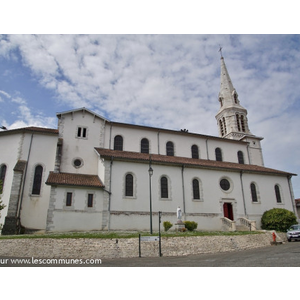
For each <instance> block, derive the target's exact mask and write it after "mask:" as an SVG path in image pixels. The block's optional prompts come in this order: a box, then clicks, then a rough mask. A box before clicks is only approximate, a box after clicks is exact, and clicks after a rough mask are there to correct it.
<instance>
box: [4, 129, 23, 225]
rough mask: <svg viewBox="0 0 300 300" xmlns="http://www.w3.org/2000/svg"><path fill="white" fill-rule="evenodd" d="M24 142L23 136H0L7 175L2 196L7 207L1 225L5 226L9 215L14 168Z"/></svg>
mask: <svg viewBox="0 0 300 300" xmlns="http://www.w3.org/2000/svg"><path fill="white" fill-rule="evenodd" d="M21 140H22V135H21V134H12V135H1V136H0V153H1V155H0V165H2V164H5V165H6V167H7V169H6V175H5V183H4V186H3V193H2V194H1V200H2V202H3V204H4V205H6V207H5V208H4V209H3V210H1V212H0V214H1V217H0V224H4V220H5V217H6V215H7V209H8V203H9V198H10V192H11V187H12V180H13V175H14V171H13V169H14V167H15V165H16V163H17V160H18V158H19V156H20V143H21Z"/></svg>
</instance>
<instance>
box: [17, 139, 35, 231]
mask: <svg viewBox="0 0 300 300" xmlns="http://www.w3.org/2000/svg"><path fill="white" fill-rule="evenodd" d="M32 140H33V133H32V134H31V138H30V144H29V149H28V155H27V162H26V165H25V170H24V177H23V180H22V190H21V195H20V202H19V206H18V213H17V219H18V220H19V228H18V231H19V232H18V233H20V230H21V226H22V225H21V208H22V202H23V196H24V189H25V182H26V176H27V168H28V163H29V157H30V153H31V146H32Z"/></svg>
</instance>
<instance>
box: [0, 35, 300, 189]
mask: <svg viewBox="0 0 300 300" xmlns="http://www.w3.org/2000/svg"><path fill="white" fill-rule="evenodd" d="M220 44H221V45H222V46H223V56H224V57H225V62H226V65H227V67H228V71H229V73H230V76H231V79H232V82H233V85H234V86H235V88H236V89H237V92H238V94H239V99H240V101H241V104H242V105H243V106H244V107H245V108H246V109H247V110H248V119H249V126H250V129H251V131H252V132H253V134H256V135H258V136H263V137H265V140H264V141H263V147H264V148H263V149H264V156H265V157H267V158H268V159H265V161H266V162H267V163H268V166H270V167H275V168H277V166H279V167H278V168H281V166H282V167H284V166H286V167H289V166H292V167H293V170H291V171H293V172H296V170H295V169H296V168H299V167H300V162H299V161H298V160H297V159H298V157H299V155H298V153H297V149H299V147H300V141H299V139H297V138H296V136H297V130H296V129H295V128H299V126H298V125H299V121H298V115H299V105H298V106H297V103H299V95H300V85H299V83H298V80H299V78H300V74H299V73H300V51H299V44H300V36H298V35H297V36H288V35H233V36H230V35H12V36H8V37H7V38H6V39H5V40H4V41H1V40H0V55H2V56H3V57H5V58H6V59H8V57H10V58H11V57H14V53H15V52H14V50H15V49H18V51H19V53H20V56H21V59H22V63H23V64H24V65H25V66H26V67H27V68H28V69H29V70H30V71H31V73H32V75H33V78H35V79H37V80H38V81H39V83H40V85H41V86H42V87H44V88H46V89H48V90H51V91H53V92H54V93H55V95H56V97H57V99H58V100H57V101H58V103H57V105H59V104H61V103H63V104H64V105H65V106H67V107H68V109H71V108H78V107H82V106H85V107H87V108H89V109H92V110H94V111H96V112H97V113H99V114H101V115H104V116H105V117H107V118H109V119H111V120H113V121H120V122H129V123H136V124H145V125H150V126H157V127H165V128H170V129H180V128H187V129H189V131H190V132H198V133H203V134H211V135H217V134H218V133H217V126H216V121H215V114H216V113H217V111H218V109H219V103H218V92H219V87H220V61H219V58H220V57H219V53H218V49H219V45H220ZM1 95H4V94H1ZM2 98H3V97H2ZM12 101H14V102H18V101H19V102H18V103H16V104H19V105H20V107H21V106H22V107H23V109H21V108H20V107H19V109H20V112H21V113H20V117H21V118H23V119H22V120H23V122H24V123H25V124H29V123H30V124H32V123H34V122H37V123H38V122H40V124H42V121H43V119H44V121H45V120H46V118H42V117H41V116H44V117H45V115H46V112H44V113H41V114H39V113H38V114H32V112H31V110H29V111H26V110H25V109H24V105H25V104H24V103H22V97H19V98H17V97H14V98H13V100H12ZM25 106H26V105H25ZM295 107H296V108H295ZM297 112H298V114H297ZM51 117H52V116H51ZM46 122H48V124H54V121H53V120H52V119H51V120H48V121H46ZM15 125H16V124H14V126H15ZM275 137H278V138H275ZM287 144H288V145H289V146H286V145H287ZM280 157H283V159H282V160H281V162H282V163H277V162H278V161H279V158H280ZM294 170H295V171H294ZM286 171H290V170H288V169H287V170H286ZM298 184H299V186H300V181H299V183H298ZM299 192H300V189H299Z"/></svg>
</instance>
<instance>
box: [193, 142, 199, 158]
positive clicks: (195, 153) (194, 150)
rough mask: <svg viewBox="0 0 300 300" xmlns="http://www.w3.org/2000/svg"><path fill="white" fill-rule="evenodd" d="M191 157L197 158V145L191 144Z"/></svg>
mask: <svg viewBox="0 0 300 300" xmlns="http://www.w3.org/2000/svg"><path fill="white" fill-rule="evenodd" d="M192 158H196V159H198V158H199V149H198V146H197V145H193V146H192Z"/></svg>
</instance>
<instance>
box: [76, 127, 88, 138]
mask: <svg viewBox="0 0 300 300" xmlns="http://www.w3.org/2000/svg"><path fill="white" fill-rule="evenodd" d="M77 137H78V138H86V137H87V128H86V127H78V128H77Z"/></svg>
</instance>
